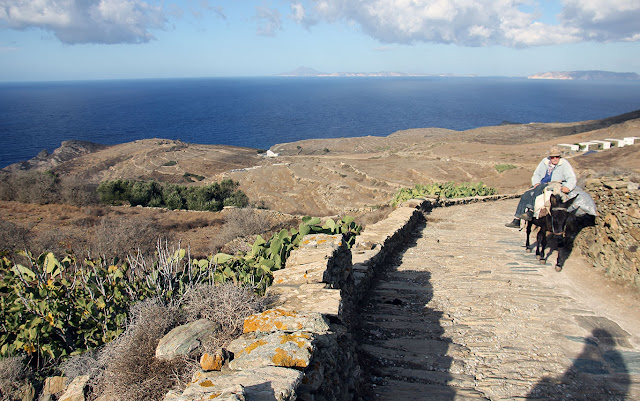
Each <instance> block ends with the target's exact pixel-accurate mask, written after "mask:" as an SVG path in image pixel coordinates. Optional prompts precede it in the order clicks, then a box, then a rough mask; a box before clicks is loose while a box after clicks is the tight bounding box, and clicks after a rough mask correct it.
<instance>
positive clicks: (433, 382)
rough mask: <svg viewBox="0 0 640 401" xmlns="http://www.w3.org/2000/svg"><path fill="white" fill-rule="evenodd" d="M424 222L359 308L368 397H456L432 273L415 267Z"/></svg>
mask: <svg viewBox="0 0 640 401" xmlns="http://www.w3.org/2000/svg"><path fill="white" fill-rule="evenodd" d="M425 225H426V223H425V222H422V223H421V224H419V225H418V226H417V227H416V228H415V229H414V231H413V236H412V239H411V240H410V241H407V243H406V244H405V245H404V248H403V249H401V250H400V251H399V252H398V254H397V255H396V256H395V258H392V259H393V260H388V261H387V263H386V267H385V268H384V269H383V270H382V271H381V272H379V274H378V277H376V279H375V280H374V283H373V285H372V290H371V293H370V294H369V296H368V297H367V299H365V301H364V302H363V304H362V305H361V307H360V308H359V311H358V314H359V327H358V332H357V336H358V338H357V340H358V343H359V345H360V361H361V366H363V367H364V370H365V372H364V373H365V377H368V379H369V380H368V385H367V386H365V389H364V393H363V394H361V397H362V399H364V400H416V399H420V400H441V401H452V400H454V398H455V396H456V390H455V389H454V388H451V387H448V386H447V384H448V383H449V382H450V381H451V380H452V376H451V374H450V373H449V371H450V369H451V367H452V364H453V358H451V357H449V356H447V351H448V350H449V347H450V346H451V345H452V344H451V341H450V340H449V339H447V338H445V337H444V336H443V334H444V330H443V328H442V326H441V324H440V319H441V317H442V312H440V311H436V310H433V309H431V308H429V307H427V306H426V305H427V304H428V302H429V301H430V300H431V298H432V297H433V288H432V286H431V283H430V278H431V275H430V274H429V273H428V272H424V271H417V270H414V269H412V266H413V265H415V264H416V263H420V262H421V261H420V255H418V254H413V252H411V248H413V247H415V246H416V243H417V240H418V239H419V238H421V233H422V230H423V229H424V227H425Z"/></svg>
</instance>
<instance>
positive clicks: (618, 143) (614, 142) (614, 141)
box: [605, 138, 624, 148]
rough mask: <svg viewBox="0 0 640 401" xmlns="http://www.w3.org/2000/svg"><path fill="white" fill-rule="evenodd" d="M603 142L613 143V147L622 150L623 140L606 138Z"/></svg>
mask: <svg viewBox="0 0 640 401" xmlns="http://www.w3.org/2000/svg"><path fill="white" fill-rule="evenodd" d="M605 141H609V142H611V143H613V144H614V145H616V146H617V147H619V148H623V147H624V139H613V138H607V139H605Z"/></svg>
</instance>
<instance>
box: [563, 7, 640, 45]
mask: <svg viewBox="0 0 640 401" xmlns="http://www.w3.org/2000/svg"><path fill="white" fill-rule="evenodd" d="M560 19H561V20H562V22H563V23H564V24H565V25H567V26H571V27H574V28H575V29H579V30H580V31H581V32H582V36H583V37H584V38H585V39H588V40H595V41H603V42H609V41H628V40H638V35H640V1H638V0H607V1H603V0H565V2H564V9H563V11H562V13H561V14H560Z"/></svg>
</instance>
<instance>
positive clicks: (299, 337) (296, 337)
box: [280, 333, 311, 348]
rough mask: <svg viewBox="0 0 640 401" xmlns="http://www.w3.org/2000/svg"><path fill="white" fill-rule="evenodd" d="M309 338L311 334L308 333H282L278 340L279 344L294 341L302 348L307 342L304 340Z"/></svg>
mask: <svg viewBox="0 0 640 401" xmlns="http://www.w3.org/2000/svg"><path fill="white" fill-rule="evenodd" d="M310 338H311V335H309V333H298V334H283V335H282V340H280V344H284V343H287V342H292V343H295V344H296V345H297V346H298V347H299V348H302V347H304V346H305V345H306V344H307V342H306V341H304V340H308V339H310Z"/></svg>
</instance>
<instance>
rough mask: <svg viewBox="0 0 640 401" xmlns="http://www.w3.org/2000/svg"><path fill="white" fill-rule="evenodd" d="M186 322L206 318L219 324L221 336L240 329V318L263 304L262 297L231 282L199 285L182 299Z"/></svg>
mask: <svg viewBox="0 0 640 401" xmlns="http://www.w3.org/2000/svg"><path fill="white" fill-rule="evenodd" d="M182 302H183V309H184V311H185V314H186V317H187V320H188V321H195V320H198V319H208V320H211V321H212V322H216V323H219V324H220V326H221V327H222V328H221V330H220V331H221V334H223V335H224V336H225V337H227V336H233V335H236V334H239V333H241V332H242V326H243V322H244V319H245V318H246V317H247V316H249V315H251V314H253V313H256V312H258V311H260V310H262V309H264V307H265V299H264V298H261V297H258V296H256V295H255V294H254V293H253V292H252V291H251V290H250V289H249V288H246V287H238V286H236V285H234V284H233V283H222V284H199V285H196V286H194V287H193V288H191V289H190V290H189V291H187V292H186V293H185V295H184V297H183V299H182Z"/></svg>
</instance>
